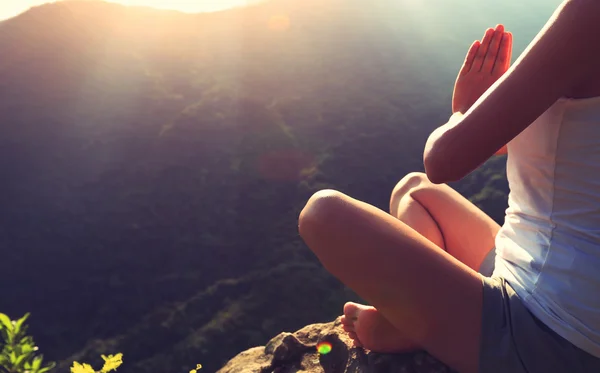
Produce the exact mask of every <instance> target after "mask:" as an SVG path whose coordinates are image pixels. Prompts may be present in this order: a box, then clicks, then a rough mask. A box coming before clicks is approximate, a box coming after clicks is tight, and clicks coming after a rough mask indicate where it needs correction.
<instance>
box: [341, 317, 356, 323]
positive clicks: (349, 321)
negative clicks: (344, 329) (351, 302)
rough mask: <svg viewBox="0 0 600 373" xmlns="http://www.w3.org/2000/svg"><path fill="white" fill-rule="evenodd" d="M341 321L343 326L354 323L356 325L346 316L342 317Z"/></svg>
mask: <svg viewBox="0 0 600 373" xmlns="http://www.w3.org/2000/svg"><path fill="white" fill-rule="evenodd" d="M340 321H341V323H342V325H352V323H354V321H352V319H350V318H349V317H347V316H346V315H344V316H342V317H341V319H340Z"/></svg>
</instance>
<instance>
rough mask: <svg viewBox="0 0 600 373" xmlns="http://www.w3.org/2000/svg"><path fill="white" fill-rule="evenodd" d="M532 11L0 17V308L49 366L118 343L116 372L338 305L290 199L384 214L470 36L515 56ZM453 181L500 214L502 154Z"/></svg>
mask: <svg viewBox="0 0 600 373" xmlns="http://www.w3.org/2000/svg"><path fill="white" fill-rule="evenodd" d="M551 3H552V2H541V1H538V2H533V3H532V4H529V5H528V9H530V10H531V11H530V12H529V13H527V12H525V5H524V4H523V3H521V2H519V1H517V0H513V1H506V2H503V3H502V4H501V5H500V4H496V3H488V2H475V1H467V0H463V1H461V2H447V1H445V0H435V1H434V0H429V1H423V2H415V1H409V0H401V1H391V0H381V1H378V2H376V3H373V4H371V3H369V4H361V3H358V2H349V1H343V0H273V1H270V2H265V3H261V4H258V5H254V6H251V7H247V8H239V9H231V10H227V11H221V12H216V13H207V14H197V15H191V14H185V13H180V12H174V11H159V10H155V9H151V8H141V7H125V6H122V5H117V4H112V3H105V2H100V1H64V2H57V3H52V4H47V5H42V6H39V7H35V8H32V9H30V10H29V11H27V12H25V13H23V14H21V15H19V16H17V17H15V18H12V19H9V20H7V21H4V22H2V23H1V24H0V55H2V56H3V57H2V58H1V59H0V119H1V120H0V175H1V176H2V180H3V182H2V183H0V206H2V213H1V214H0V254H1V255H2V256H1V257H2V259H1V260H0V289H2V296H1V298H0V310H2V312H6V313H8V314H9V315H11V316H13V317H16V316H18V315H19V314H23V313H25V312H29V311H31V312H32V318H31V322H32V326H31V332H32V333H33V334H34V335H35V338H36V341H39V344H40V348H41V350H42V351H44V352H45V354H46V356H47V358H50V359H57V360H61V361H63V362H64V365H63V368H64V367H65V366H67V365H69V362H70V361H72V359H73V358H74V357H77V356H78V357H80V358H86V357H91V356H97V355H98V354H99V353H113V352H117V351H119V352H123V353H124V355H125V361H126V362H125V364H124V365H123V368H122V369H125V372H129V371H131V372H134V371H135V372H150V371H154V370H153V368H152V367H156V366H161V367H165V369H166V367H171V369H172V370H173V371H179V370H181V369H184V368H186V367H188V366H193V364H195V363H196V360H199V362H202V364H203V365H205V366H206V367H208V368H207V369H209V370H210V369H213V368H214V369H213V371H215V370H216V369H218V368H219V367H220V365H222V364H224V363H225V362H226V361H227V360H228V359H229V358H230V357H232V356H234V355H235V354H237V353H238V352H239V351H242V350H244V349H246V348H249V347H252V346H253V345H260V344H264V343H266V342H267V341H268V340H269V338H271V337H272V336H273V335H276V334H277V333H279V332H280V331H282V330H292V329H294V328H299V327H301V326H302V325H306V324H309V323H313V322H319V321H324V320H330V319H331V318H333V317H334V316H335V315H336V314H337V313H339V310H340V308H341V305H342V304H343V301H344V300H346V299H351V298H353V297H354V298H355V295H353V294H352V293H351V292H348V291H347V290H346V289H344V288H343V286H341V285H340V284H339V283H338V282H337V281H335V280H333V279H331V278H330V277H329V275H328V274H326V273H325V272H324V270H323V269H322V268H321V267H320V266H319V265H318V262H317V261H316V259H315V258H314V256H313V255H312V254H311V253H310V251H309V250H308V249H307V248H306V247H305V246H304V244H303V243H302V241H301V240H300V239H299V237H298V234H297V228H296V223H297V216H298V212H299V211H300V209H301V208H302V206H303V204H304V203H305V201H306V200H307V199H308V198H309V196H310V195H311V194H312V193H314V192H315V191H317V190H319V189H322V188H336V189H339V190H341V191H343V192H345V193H348V194H350V195H352V196H353V197H356V198H359V199H362V200H365V201H367V202H369V203H372V204H374V205H375V206H378V207H380V208H382V209H386V208H387V204H388V198H389V193H390V192H391V190H392V188H393V186H394V185H395V183H396V182H397V181H398V180H399V179H400V178H401V177H402V176H403V175H405V174H406V173H408V172H411V171H418V170H422V150H423V146H424V144H425V140H426V138H427V136H428V135H429V133H430V132H431V131H432V130H433V129H434V128H435V127H437V126H439V125H440V124H442V123H444V122H445V121H446V120H447V119H448V117H449V115H450V99H451V92H452V82H453V81H454V79H455V76H456V73H457V71H458V68H459V67H460V64H461V62H462V59H463V57H464V54H465V53H466V49H467V47H468V45H469V44H470V43H471V42H472V40H474V39H475V38H479V37H481V35H482V34H483V31H484V29H485V27H488V26H493V25H495V24H496V23H500V22H503V23H506V24H507V27H509V28H510V29H511V30H512V31H513V32H514V33H515V40H516V42H517V47H516V50H515V56H516V55H518V52H520V50H522V48H524V46H525V45H526V44H527V43H528V42H529V40H531V38H532V37H533V36H534V35H535V33H536V32H537V30H538V29H539V28H540V27H541V26H542V25H543V24H544V22H545V20H546V19H547V18H548V16H549V15H550V14H551V13H552V10H553V7H554V5H556V4H557V3H558V2H557V1H555V2H554V3H555V4H551ZM450 4H452V6H451V5H450ZM448 14H453V15H455V17H447V16H446V15H448ZM453 186H454V187H456V188H457V189H458V190H459V191H460V192H461V193H463V194H464V195H465V196H467V197H469V198H471V199H472V200H473V201H474V202H476V203H477V204H478V205H479V206H481V207H482V208H483V209H484V210H485V211H486V212H488V213H489V214H490V215H491V216H493V217H494V219H496V220H497V221H499V222H502V219H503V213H504V209H505V208H506V193H507V186H506V179H505V176H504V159H503V158H496V159H492V160H490V161H489V162H488V163H487V164H486V165H485V166H484V167H482V168H481V169H479V170H477V171H475V172H473V173H472V174H471V175H469V176H468V177H466V178H465V179H464V180H463V181H462V182H460V183H457V184H456V185H453ZM307 268H308V269H307ZM299 289H300V290H299ZM307 289H311V290H310V291H308V290H307ZM292 294H293V296H294V297H304V298H296V300H295V301H294V300H292V298H291V297H292ZM315 294H317V295H318V297H319V299H325V300H326V301H324V302H323V304H314V303H311V302H305V301H304V300H305V299H308V298H312V297H314V296H315ZM294 302H299V303H294ZM291 304H296V305H297V307H289V305H291ZM302 305H311V306H302ZM182 310H185V312H183V311H182ZM187 310H189V311H187ZM173 325H176V326H173ZM171 326H173V328H171ZM107 350H110V351H107ZM113 350H114V351H113ZM128 366H129V367H128ZM63 371H66V369H63ZM120 371H121V369H120Z"/></svg>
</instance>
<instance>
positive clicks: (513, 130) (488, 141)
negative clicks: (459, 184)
mask: <svg viewBox="0 0 600 373" xmlns="http://www.w3.org/2000/svg"><path fill="white" fill-rule="evenodd" d="M599 44H600V1H598V0H567V1H565V2H563V4H562V5H561V6H560V7H559V8H558V9H557V10H556V12H555V13H554V15H553V16H552V18H551V19H550V20H549V21H548V23H547V24H546V26H545V27H544V28H543V29H542V31H540V33H539V34H538V35H537V37H536V38H535V39H534V41H533V42H532V43H531V44H530V45H529V47H528V48H527V49H526V50H525V52H523V54H522V55H521V56H520V57H519V59H518V60H517V61H516V62H515V64H514V65H513V66H512V67H510V69H509V70H508V71H507V72H506V73H505V74H504V75H503V76H502V77H501V78H500V79H498V81H496V83H494V84H493V85H492V86H491V87H490V88H489V89H488V90H487V91H486V92H485V93H484V94H483V96H481V97H480V98H479V100H477V102H475V104H474V105H473V106H472V107H471V108H470V109H469V110H468V111H467V112H466V113H465V114H464V115H454V116H453V117H452V118H451V120H450V121H449V122H448V123H447V124H445V125H443V126H442V127H440V128H438V129H437V130H435V131H434V132H433V133H432V134H431V136H430V137H429V139H428V141H427V144H426V146H425V152H424V156H423V160H424V164H425V170H426V172H427V176H428V177H429V179H430V180H431V181H432V182H434V183H438V184H439V183H446V182H450V181H456V180H460V179H461V178H463V177H464V176H466V175H467V174H468V173H470V172H471V171H473V170H474V169H476V168H477V167H479V166H480V165H481V164H483V163H484V162H485V161H486V160H487V159H488V158H490V157H491V156H492V155H493V154H494V153H496V152H497V151H498V150H500V149H501V148H502V147H503V146H504V145H506V144H507V143H508V142H509V141H510V140H512V139H513V138H514V137H515V136H517V135H518V134H519V133H521V132H522V131H523V130H524V129H525V128H527V127H528V126H529V125H530V124H531V123H532V122H533V121H535V119H537V117H539V116H540V115H541V114H542V113H544V112H545V111H546V110H547V109H548V108H549V107H550V106H551V105H552V104H554V103H555V102H556V100H557V99H559V98H560V97H563V96H565V95H567V94H569V92H570V91H571V90H572V88H573V87H574V86H575V85H577V84H578V83H581V82H582V81H584V79H585V78H586V76H587V75H588V74H590V73H592V72H596V71H597V70H598V69H599V68H600V48H599V47H598V45H599Z"/></svg>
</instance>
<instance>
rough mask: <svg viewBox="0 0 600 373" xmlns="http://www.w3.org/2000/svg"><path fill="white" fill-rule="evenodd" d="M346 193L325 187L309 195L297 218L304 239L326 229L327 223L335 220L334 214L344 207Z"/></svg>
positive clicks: (336, 214) (339, 212)
mask: <svg viewBox="0 0 600 373" xmlns="http://www.w3.org/2000/svg"><path fill="white" fill-rule="evenodd" d="M345 199H347V197H346V195H344V194H343V193H341V192H338V191H335V190H331V189H326V190H321V191H318V192H316V193H315V194H313V195H312V197H310V199H309V200H308V202H307V203H306V206H304V208H303V209H302V211H301V212H300V216H299V218H298V231H299V233H300V236H301V237H302V238H303V239H304V240H305V241H306V240H307V239H308V238H309V237H314V236H315V235H318V234H319V232H320V231H322V230H326V229H327V226H328V223H330V222H335V221H336V216H339V214H341V213H342V212H341V211H342V210H343V209H344V208H345V205H346V203H345V202H344V201H345Z"/></svg>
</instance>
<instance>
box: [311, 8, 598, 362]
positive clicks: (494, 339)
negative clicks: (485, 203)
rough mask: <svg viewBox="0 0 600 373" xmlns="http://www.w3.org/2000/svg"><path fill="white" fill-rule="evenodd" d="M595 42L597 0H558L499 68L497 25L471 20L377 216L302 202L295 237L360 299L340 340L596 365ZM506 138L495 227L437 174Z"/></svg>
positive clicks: (503, 53)
mask: <svg viewBox="0 0 600 373" xmlns="http://www.w3.org/2000/svg"><path fill="white" fill-rule="evenodd" d="M599 43H600V1H597V0H567V1H565V2H564V3H563V4H562V5H561V6H560V7H559V8H558V9H557V10H556V12H555V13H554V15H553V17H552V18H551V19H550V20H549V21H548V23H547V24H546V26H545V27H544V29H543V30H542V31H541V32H540V33H539V35H538V36H537V37H536V38H535V39H534V41H533V42H532V43H531V45H530V46H529V47H528V48H527V49H526V50H525V52H524V53H523V54H522V55H521V56H520V58H519V59H518V60H517V61H516V62H515V64H514V65H513V66H511V67H509V61H510V54H511V52H510V51H511V49H512V36H511V34H510V33H506V32H504V29H503V27H502V26H497V27H496V28H495V30H494V29H489V30H487V31H486V33H485V36H484V37H483V39H482V41H481V42H479V41H476V42H475V43H473V45H472V46H471V48H470V50H469V52H468V54H467V57H466V59H465V62H464V65H463V67H462V69H461V71H460V73H459V76H458V79H457V81H456V85H455V91H454V97H453V112H454V115H453V116H452V117H451V119H450V121H449V122H448V123H447V124H445V125H443V126H441V127H440V128H438V129H437V130H435V131H434V132H433V133H432V134H431V136H430V138H429V140H428V141H427V144H426V146H425V151H424V164H425V170H426V175H425V174H418V173H415V174H410V175H408V176H407V177H405V178H404V179H403V180H402V181H400V183H399V184H398V185H397V186H396V188H395V189H394V192H393V195H392V198H391V202H390V214H386V213H384V212H382V211H380V210H378V209H376V208H375V207H373V206H370V205H368V204H366V203H363V202H361V201H357V200H355V199H352V198H351V197H348V196H346V195H343V194H341V193H339V192H335V191H330V190H326V191H321V192H318V193H316V194H315V195H314V196H313V197H312V198H311V199H310V200H309V201H308V203H307V205H306V207H305V208H304V209H303V211H302V213H301V214H300V218H299V230H300V234H301V236H302V237H303V239H304V241H305V242H306V243H307V245H308V246H309V247H310V248H311V250H312V251H313V252H314V253H315V254H316V256H317V257H318V258H319V260H320V261H321V262H322V264H323V265H324V267H325V268H326V269H327V270H329V271H330V272H331V273H332V274H334V275H335V276H336V277H337V278H339V279H340V280H341V281H342V282H343V283H344V284H346V285H347V286H348V287H350V288H351V289H353V290H354V291H355V292H356V293H357V294H358V295H359V296H361V298H363V299H365V300H366V301H367V302H369V303H370V304H371V305H372V306H364V305H359V304H355V303H348V304H346V305H345V307H344V316H343V318H342V322H343V323H344V327H345V329H346V331H347V332H348V333H349V335H350V337H351V338H353V339H354V340H355V344H356V345H358V346H363V347H364V348H367V349H370V350H373V351H380V352H395V351H405V350H408V349H414V348H420V349H425V350H427V351H428V352H429V353H431V354H432V355H434V356H436V357H437V358H438V359H440V360H441V361H443V362H444V363H445V364H447V365H449V366H450V367H451V368H453V369H455V370H457V371H458V372H461V373H475V372H484V373H487V372H498V373H505V372H511V373H519V372H533V373H537V372H540V373H542V372H543V373H546V372H592V371H593V372H598V371H600V270H598V269H597V268H598V267H600V214H599V212H600V136H598V135H599V133H600V97H599V96H600V47H599V45H598V44H599ZM506 145H507V146H506ZM506 150H508V161H507V176H508V180H509V184H510V189H511V191H510V195H509V208H508V210H507V215H506V219H505V224H504V226H503V227H500V226H498V225H497V224H496V223H494V221H492V220H491V219H490V218H489V217H488V216H486V215H485V214H484V213H483V212H482V211H480V210H478V209H477V208H476V207H475V206H473V205H472V204H470V203H469V202H468V201H467V200H465V199H464V198H463V197H461V196H460V195H459V194H458V193H457V192H455V191H453V190H452V189H450V188H449V187H448V186H447V185H445V184H444V183H447V182H450V181H455V180H459V179H461V178H462V177H464V176H465V175H467V174H468V173H470V172H471V171H473V170H474V169H475V168H477V167H478V166H480V165H481V164H482V163H483V162H484V161H486V160H487V159H488V158H490V157H491V156H492V155H493V154H495V153H502V152H506ZM494 247H495V249H494ZM494 256H495V259H494ZM486 257H487V258H488V260H485V262H486V263H492V264H495V268H481V267H482V263H484V259H485V258H486ZM486 265H487V264H486ZM486 265H484V267H485V266H486ZM478 271H479V272H478ZM492 271H493V274H492ZM480 272H481V273H480ZM488 276H490V277H488Z"/></svg>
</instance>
